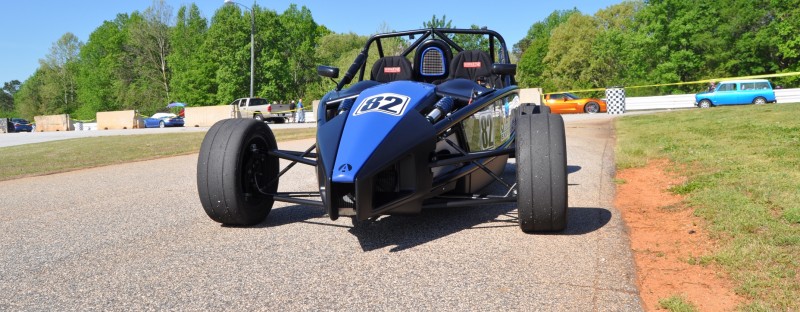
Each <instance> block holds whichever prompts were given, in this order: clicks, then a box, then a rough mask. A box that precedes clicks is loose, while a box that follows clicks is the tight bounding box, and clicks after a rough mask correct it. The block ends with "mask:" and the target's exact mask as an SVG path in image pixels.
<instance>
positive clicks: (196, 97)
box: [167, 4, 216, 106]
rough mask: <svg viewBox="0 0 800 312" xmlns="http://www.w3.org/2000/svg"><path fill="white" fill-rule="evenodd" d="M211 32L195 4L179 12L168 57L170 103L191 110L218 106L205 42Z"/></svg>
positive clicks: (212, 72) (184, 7)
mask: <svg viewBox="0 0 800 312" xmlns="http://www.w3.org/2000/svg"><path fill="white" fill-rule="evenodd" d="M207 32H208V21H207V20H206V19H205V18H203V17H202V16H201V14H200V9H199V8H198V7H197V5H196V4H192V5H191V6H190V7H188V12H187V7H186V6H182V7H181V8H180V9H178V14H177V18H176V23H175V26H174V27H172V29H171V37H170V41H171V45H170V46H171V50H170V54H169V56H168V57H167V65H168V67H169V72H170V73H171V78H170V89H171V91H172V93H171V99H170V100H171V101H177V102H184V103H187V104H188V105H190V106H202V105H209V104H213V103H215V101H214V93H216V91H215V90H216V85H215V84H214V81H213V79H212V77H213V74H214V71H213V66H211V65H210V64H209V61H208V59H209V56H208V53H207V51H206V50H204V49H203V48H202V47H203V42H204V41H205V40H206V33H207Z"/></svg>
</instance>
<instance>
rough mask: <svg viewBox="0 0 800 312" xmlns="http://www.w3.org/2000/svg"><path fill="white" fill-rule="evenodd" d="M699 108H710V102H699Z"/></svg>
mask: <svg viewBox="0 0 800 312" xmlns="http://www.w3.org/2000/svg"><path fill="white" fill-rule="evenodd" d="M699 106H700V108H709V107H711V101H709V100H702V101H700V105H699Z"/></svg>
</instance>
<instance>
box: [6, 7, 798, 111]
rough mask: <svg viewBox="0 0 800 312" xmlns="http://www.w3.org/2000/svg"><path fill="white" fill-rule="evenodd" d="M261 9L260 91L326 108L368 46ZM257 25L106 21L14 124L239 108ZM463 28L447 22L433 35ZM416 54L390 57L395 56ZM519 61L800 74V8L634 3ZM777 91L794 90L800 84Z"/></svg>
mask: <svg viewBox="0 0 800 312" xmlns="http://www.w3.org/2000/svg"><path fill="white" fill-rule="evenodd" d="M251 9H252V14H253V16H254V17H255V19H254V24H255V29H256V32H255V34H256V36H255V40H254V41H255V49H254V50H255V55H256V57H255V64H256V68H255V75H254V76H255V90H254V93H255V95H256V96H258V97H263V98H266V99H268V100H269V101H271V102H272V101H289V100H292V99H297V98H307V99H314V98H320V97H321V96H322V95H323V94H324V93H325V92H327V91H328V90H330V89H331V88H332V87H333V83H332V82H331V81H330V80H325V79H321V78H320V77H318V76H317V75H316V70H315V68H316V65H319V64H326V65H333V66H337V67H339V68H347V67H349V64H350V63H351V62H352V60H353V59H354V58H355V56H356V55H357V54H358V52H359V50H360V49H361V48H362V46H363V44H364V42H365V41H366V37H365V36H359V35H356V34H354V33H341V34H339V33H334V32H332V31H330V30H329V29H327V28H326V27H325V26H324V25H319V24H317V23H316V22H315V21H314V19H313V17H312V14H311V11H310V10H309V9H308V8H306V7H297V6H296V5H291V6H290V7H289V8H288V9H287V10H286V11H284V12H282V13H277V12H275V11H271V10H268V9H264V8H262V7H260V6H258V5H254V6H253V7H252V8H251ZM250 23H251V11H247V10H243V9H242V8H240V7H238V6H233V5H227V6H223V7H220V8H219V9H218V10H217V11H216V12H215V13H214V15H213V17H212V18H211V20H210V21H209V20H208V19H206V18H204V17H203V16H202V14H201V12H200V11H199V9H198V7H197V6H196V5H195V4H190V5H183V6H181V7H180V8H179V9H178V10H177V13H176V14H174V12H173V9H172V8H171V7H170V6H168V5H167V4H166V3H165V2H164V0H155V1H154V2H153V4H152V5H151V6H150V7H148V8H147V9H145V10H144V11H143V12H138V11H136V12H133V13H130V14H127V13H124V14H119V15H117V16H116V18H115V19H113V20H109V21H105V22H104V23H103V24H102V25H100V26H99V27H98V28H97V29H95V30H94V31H93V32H92V33H91V34H90V36H89V39H88V41H87V42H85V43H84V42H81V41H80V40H79V39H78V38H77V37H76V36H75V35H73V34H71V33H66V34H64V35H63V36H62V37H61V38H60V39H59V40H58V41H56V42H55V43H53V46H52V48H51V49H50V51H49V53H48V54H47V55H46V56H45V57H44V58H43V59H41V60H40V66H39V68H38V69H37V70H36V72H35V73H34V74H33V75H32V76H31V77H29V78H28V79H27V80H25V81H24V82H22V83H20V82H19V81H17V80H14V81H10V82H6V83H4V86H3V91H2V92H0V115H3V116H6V115H16V116H23V117H28V118H30V117H32V116H34V115H43V114H62V113H69V114H71V115H72V116H73V117H74V118H77V119H93V118H94V116H95V113H96V112H98V111H112V110H127V109H135V110H139V111H140V112H142V113H144V114H150V113H153V112H156V111H158V110H161V109H163V108H164V107H165V106H166V104H167V103H170V102H184V103H187V104H188V105H190V106H204V105H215V104H224V103H229V102H231V101H232V100H233V99H235V98H238V97H243V96H246V95H247V94H249V86H250V84H249V81H250V27H251V24H250ZM521 23H524V22H522V21H521ZM451 24H452V23H451V22H450V21H448V20H447V19H446V17H445V16H442V17H441V18H437V17H436V16H435V15H434V16H433V18H432V19H431V20H430V21H424V22H423V23H422V27H432V26H435V27H451ZM471 27H473V28H476V27H477V26H476V25H472V26H471ZM383 28H387V27H386V26H383ZM384 30H388V29H384ZM454 39H457V41H461V40H460V39H459V38H454ZM479 43H480V42H471V43H470V42H465V44H466V45H470V46H471V45H475V44H479ZM404 44H406V43H405V42H402V41H398V42H397V43H396V44H387V45H385V47H387V48H386V49H387V50H391V51H388V53H392V51H395V50H396V51H400V50H401V49H402V48H403V47H404ZM512 52H513V53H512V54H513V55H512V59H513V60H515V61H516V62H517V63H518V70H517V81H518V82H519V85H520V86H521V87H542V88H543V89H544V90H545V91H546V92H552V91H559V90H576V89H587V88H598V87H601V88H602V87H607V86H636V85H649V84H656V83H673V82H681V81H695V80H703V79H710V78H716V77H732V76H744V75H754V74H765V73H780V72H794V71H800V62H798V61H799V60H800V7H798V6H797V5H796V3H795V2H794V1H792V0H750V1H743V0H718V1H710V0H648V1H625V2H622V3H619V4H616V5H612V6H609V7H607V8H605V9H603V10H599V11H598V12H597V13H596V14H594V15H585V14H583V13H581V12H580V11H579V10H577V9H572V10H565V11H555V12H553V13H552V14H550V15H549V16H548V17H547V18H545V19H544V20H542V21H538V22H535V23H533V24H532V25H531V26H530V29H529V30H528V33H527V35H526V36H525V37H524V38H523V39H521V40H520V41H519V42H517V43H516V44H514V46H513V51H512ZM370 55H371V57H374V53H371V54H370ZM774 82H777V83H778V84H781V85H784V86H787V87H793V86H797V85H798V84H800V78H798V76H794V77H786V78H780V79H776V80H774ZM699 88H700V86H692V85H687V86H665V87H656V88H649V89H636V90H630V91H628V94H629V95H641V94H648V95H650V94H653V95H655V94H672V93H687V92H695V91H697V90H698V89H699Z"/></svg>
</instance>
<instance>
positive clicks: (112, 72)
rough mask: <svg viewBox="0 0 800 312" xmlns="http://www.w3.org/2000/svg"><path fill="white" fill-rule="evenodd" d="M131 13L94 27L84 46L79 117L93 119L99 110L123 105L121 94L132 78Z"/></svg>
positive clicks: (79, 92)
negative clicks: (127, 44) (128, 48)
mask: <svg viewBox="0 0 800 312" xmlns="http://www.w3.org/2000/svg"><path fill="white" fill-rule="evenodd" d="M128 20H129V16H128V15H127V14H119V15H117V17H116V19H114V20H113V21H105V22H103V24H102V25H100V27H98V28H97V29H95V30H94V31H93V32H92V33H91V34H90V35H89V40H88V41H87V42H86V45H84V46H83V47H82V48H81V52H80V63H79V66H78V67H79V70H78V77H77V80H78V100H79V102H80V103H81V107H80V108H79V109H78V111H77V112H76V117H77V118H79V119H94V118H95V113H96V112H101V111H113V110H118V109H121V108H122V107H123V103H122V101H121V97H120V94H122V93H124V90H125V89H126V88H127V85H128V84H129V83H130V80H131V79H132V78H131V77H130V76H131V75H128V74H126V72H127V71H129V70H130V69H129V68H126V66H125V65H126V64H129V63H130V62H128V61H127V59H129V57H128V54H127V52H126V51H125V50H126V48H125V47H126V42H127V38H128V35H127V31H126V29H127V24H128Z"/></svg>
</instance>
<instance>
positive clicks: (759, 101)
mask: <svg viewBox="0 0 800 312" xmlns="http://www.w3.org/2000/svg"><path fill="white" fill-rule="evenodd" d="M766 103H767V99H765V98H763V97H760V96H759V97H757V98H755V99H753V104H756V105H761V104H766Z"/></svg>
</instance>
